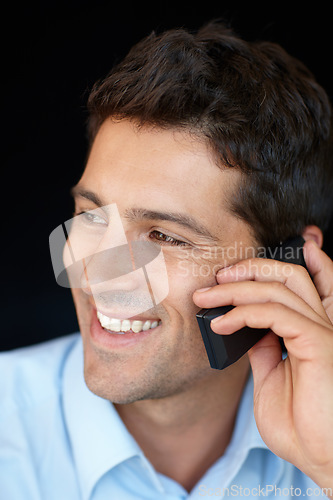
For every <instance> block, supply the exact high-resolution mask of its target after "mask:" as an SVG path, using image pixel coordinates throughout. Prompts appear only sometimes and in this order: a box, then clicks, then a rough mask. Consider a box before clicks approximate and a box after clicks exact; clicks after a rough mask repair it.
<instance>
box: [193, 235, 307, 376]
mask: <svg viewBox="0 0 333 500" xmlns="http://www.w3.org/2000/svg"><path fill="white" fill-rule="evenodd" d="M304 243H305V241H304V239H303V238H302V237H301V236H297V237H295V238H291V239H289V240H287V241H286V242H285V243H284V244H283V245H281V246H280V247H277V248H276V249H275V250H274V251H271V252H270V253H269V255H268V256H269V258H272V259H274V260H279V261H281V262H287V263H290V264H298V265H301V266H303V267H305V269H306V265H305V260H304V257H303V245H304ZM234 307H235V306H222V307H215V308H213V309H201V310H200V311H199V312H198V313H197V314H196V318H197V320H198V324H199V328H200V331H201V335H202V339H203V342H204V344H205V348H206V351H207V355H208V359H209V362H210V366H211V367H212V368H216V369H217V370H223V369H224V368H226V367H227V366H229V365H231V364H232V363H235V361H237V360H238V359H239V358H241V357H242V356H243V355H244V354H245V353H246V352H247V351H248V350H249V349H250V348H251V347H253V346H254V345H255V344H256V343H257V342H258V341H259V340H260V339H261V338H262V337H263V336H264V335H266V333H268V332H269V329H259V328H258V329H256V328H249V327H245V328H241V329H240V330H238V331H237V332H235V333H232V334H231V335H219V334H217V333H215V332H213V330H212V329H211V327H210V322H211V320H212V319H214V318H216V317H217V316H223V314H226V313H227V312H229V311H230V310H231V309H233V308H234Z"/></svg>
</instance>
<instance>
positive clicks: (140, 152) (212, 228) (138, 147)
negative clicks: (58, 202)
mask: <svg viewBox="0 0 333 500" xmlns="http://www.w3.org/2000/svg"><path fill="white" fill-rule="evenodd" d="M239 179H240V174H239V172H237V171H236V170H233V169H224V170H223V169H222V170H221V169H220V168H219V167H218V166H217V165H216V162H215V160H214V158H213V156H212V154H211V153H210V152H209V150H208V148H207V145H206V144H205V143H204V142H203V141H200V140H198V138H196V137H194V136H191V135H189V134H188V133H185V132H179V131H174V130H161V129H158V128H152V127H150V128H149V127H143V128H141V129H139V128H138V127H136V126H135V125H134V124H133V123H132V122H130V121H128V120H121V121H118V122H117V121H111V120H106V122H104V124H103V125H102V127H101V129H100V130H99V132H98V134H97V136H96V139H95V141H94V144H93V147H92V150H91V153H90V156H89V160H88V163H87V166H86V169H85V172H84V174H83V176H82V178H81V180H80V182H79V184H78V186H76V188H75V190H74V192H75V206H76V208H75V213H76V214H79V213H81V212H85V211H90V210H94V212H93V213H94V214H97V221H102V224H101V227H102V230H103V231H105V238H107V234H109V232H108V228H109V226H110V225H111V224H112V220H111V217H110V214H108V213H107V211H106V210H105V208H104V207H105V206H107V205H111V204H115V205H112V206H116V207H117V211H118V214H120V217H121V222H122V227H123V230H124V231H125V235H126V238H127V241H128V242H129V243H130V242H131V241H136V240H141V241H150V242H151V243H152V244H154V245H157V246H158V248H160V247H161V248H162V251H163V256H164V260H165V265H166V269H167V276H168V287H169V293H168V295H167V296H166V298H165V299H164V300H163V301H162V302H161V303H159V304H157V305H156V307H153V308H151V309H149V310H147V311H145V312H142V313H140V314H136V315H135V317H134V319H135V320H136V321H142V322H143V324H144V323H145V322H146V321H150V324H149V323H146V325H148V326H149V325H150V326H151V327H153V328H149V329H148V330H144V331H141V332H138V333H133V332H132V331H131V330H130V331H129V332H127V333H124V334H122V333H117V332H112V328H111V329H110V328H108V330H109V331H106V330H105V328H103V327H102V325H101V323H100V321H99V319H98V316H97V311H100V312H104V313H105V309H104V308H103V304H102V303H99V300H98V298H96V296H95V297H94V294H93V293H92V290H91V288H90V287H89V284H88V285H87V286H86V287H85V288H83V289H79V288H77V289H74V290H73V296H74V302H75V306H76V310H77V315H78V321H79V325H80V330H81V334H82V338H83V345H84V364H85V379H86V383H87V385H88V387H89V388H90V389H91V390H92V391H93V392H95V393H96V394H98V395H99V396H101V397H104V398H106V399H109V400H111V401H114V402H118V403H130V402H133V401H135V400H140V399H152V398H161V397H166V396H170V395H172V394H177V393H180V392H182V391H186V390H187V389H188V388H190V387H193V384H200V382H202V381H209V380H210V379H211V380H213V379H216V378H217V377H222V376H223V373H224V372H222V373H221V372H218V371H217V370H212V369H211V368H210V366H209V362H208V358H207V355H206V352H205V349H204V345H203V341H202V338H201V335H200V331H199V328H198V325H197V321H196V317H195V314H196V312H197V311H198V308H197V307H196V306H195V304H194V303H193V299H192V295H193V292H194V291H195V290H196V289H198V288H202V287H206V286H212V285H214V284H216V281H215V275H216V272H217V270H218V269H220V268H222V267H224V266H227V265H230V264H232V263H234V262H236V261H237V260H239V259H240V255H239V251H238V249H239V248H241V246H243V247H246V246H248V247H249V246H251V245H253V243H254V242H253V239H252V237H251V235H250V231H249V228H248V227H247V225H246V224H245V223H244V222H242V221H240V220H239V219H237V218H236V217H234V216H233V215H231V214H230V213H229V211H228V205H229V203H230V199H231V197H232V193H233V192H234V191H235V190H236V189H237V183H238V182H239ZM103 238H104V236H103ZM231 248H232V249H233V250H232V252H230V251H228V250H230V249H231ZM115 283H116V285H115V286H114V289H113V290H112V294H113V298H114V302H113V303H114V310H112V307H111V310H110V308H109V309H108V312H107V316H109V317H110V318H114V319H116V320H119V319H121V320H125V319H128V318H129V319H130V320H131V321H132V320H133V315H132V314H131V313H130V310H131V295H132V293H133V295H134V292H135V290H134V289H135V284H134V282H133V280H131V275H130V274H128V275H124V276H123V277H122V278H121V279H117V280H115ZM110 321H111V320H110ZM156 322H157V324H158V326H157V327H156ZM115 324H116V323H115ZM118 324H119V323H118ZM138 324H139V325H140V323H138ZM110 325H111V323H110ZM131 325H132V323H131ZM237 366H238V365H237V363H236V364H235V365H234V366H233V367H230V368H229V369H228V370H229V372H228V373H229V374H230V373H232V371H234V372H235V373H237Z"/></svg>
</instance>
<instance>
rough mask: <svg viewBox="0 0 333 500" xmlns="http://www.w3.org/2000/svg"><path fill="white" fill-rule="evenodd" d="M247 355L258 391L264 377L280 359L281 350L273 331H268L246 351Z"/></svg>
mask: <svg viewBox="0 0 333 500" xmlns="http://www.w3.org/2000/svg"><path fill="white" fill-rule="evenodd" d="M248 356H249V361H250V364H251V368H252V373H253V381H254V387H255V392H258V391H259V390H260V387H261V385H262V383H263V382H264V380H265V379H266V377H267V376H268V375H269V374H270V373H271V371H272V370H274V369H275V368H276V367H277V366H278V365H279V363H281V361H282V351H281V345H280V342H279V339H278V337H277V336H276V335H275V334H274V333H273V332H269V333H268V334H267V335H265V336H264V337H263V338H262V339H261V340H259V342H257V343H256V344H255V345H254V346H253V347H252V348H251V349H250V350H249V351H248Z"/></svg>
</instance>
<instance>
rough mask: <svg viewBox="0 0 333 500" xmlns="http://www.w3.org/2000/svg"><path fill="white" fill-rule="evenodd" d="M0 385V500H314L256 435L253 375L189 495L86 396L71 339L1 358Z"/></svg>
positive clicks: (76, 344) (104, 404) (309, 488)
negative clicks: (222, 442)
mask: <svg viewBox="0 0 333 500" xmlns="http://www.w3.org/2000/svg"><path fill="white" fill-rule="evenodd" d="M0 381H1V386H0V499H1V500H141V499H142V500H160V499H165V500H183V499H188V500H195V499H196V500H197V499H202V498H215V499H216V498H223V495H224V498H228V497H231V498H232V497H238V498H241V497H245V498H247V499H252V498H255V499H257V498H258V497H259V496H266V497H270V498H276V497H281V498H284V499H285V498H294V497H295V496H303V497H306V498H308V497H311V496H312V495H313V497H315V498H319V497H320V496H321V494H320V491H319V488H318V487H317V486H316V485H315V484H314V483H313V482H312V481H311V480H310V479H309V478H307V477H306V476H304V475H303V474H302V473H301V472H300V471H299V470H298V469H296V468H295V467H294V466H292V465H291V464H289V463H287V462H285V461H283V460H281V459H280V458H278V457H276V456H275V455H274V454H273V453H271V452H270V450H268V448H267V446H266V445H265V444H264V443H263V441H262V439H261V438H260V435H259V433H258V431H257V427H256V424H255V421H254V417H253V408H252V405H253V402H252V391H253V387H252V379H250V380H249V383H248V385H247V387H246V389H245V391H244V394H243V397H242V400H241V404H240V408H239V411H238V416H237V421H236V425H235V430H234V433H233V436H232V440H231V442H230V444H229V446H228V448H227V450H226V452H225V453H224V455H223V456H222V457H221V458H220V459H219V460H218V461H217V462H216V463H215V464H214V465H213V466H212V467H211V468H210V469H209V470H208V471H207V472H206V473H205V475H204V476H203V477H202V478H201V479H200V481H199V482H198V484H197V485H196V486H195V487H194V488H193V490H192V491H191V493H187V492H186V490H185V489H184V488H183V487H182V486H181V485H180V484H178V483H177V482H176V481H174V480H172V479H170V478H168V477H166V476H164V475H162V474H160V473H158V472H156V470H154V468H153V466H152V465H151V464H150V462H149V461H148V460H147V459H146V457H145V456H144V454H143V452H142V451H141V449H140V447H139V446H138V444H137V443H136V441H135V440H134V438H133V437H132V436H131V434H130V433H129V432H128V431H127V429H126V427H125V426H124V424H123V422H122V420H121V419H120V417H119V416H118V413H117V412H116V410H115V408H114V407H113V405H112V404H111V403H110V402H109V401H107V400H104V399H102V398H100V397H98V396H96V395H94V394H93V393H92V392H90V391H89V389H88V388H87V386H86V385H85V382H84V378H83V350H82V342H81V338H80V336H79V334H74V335H70V336H66V337H63V338H59V339H56V340H52V341H49V342H46V343H43V344H40V345H37V346H32V347H28V348H23V349H17V350H14V351H11V352H5V353H2V354H0ZM324 498H325V497H324Z"/></svg>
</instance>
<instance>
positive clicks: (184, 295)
mask: <svg viewBox="0 0 333 500" xmlns="http://www.w3.org/2000/svg"><path fill="white" fill-rule="evenodd" d="M167 271H168V279H169V294H168V297H167V302H169V303H171V302H172V304H173V305H174V307H175V308H176V309H179V308H180V307H182V308H183V310H188V311H191V313H193V314H195V312H196V311H197V310H198V307H197V306H195V304H194V302H193V298H192V296H193V293H194V292H195V290H197V289H198V288H203V287H206V286H213V285H216V279H215V274H214V267H213V266H212V265H211V264H207V263H201V264H200V265H199V264H198V263H196V262H194V261H190V260H178V261H177V262H174V263H172V264H171V263H167Z"/></svg>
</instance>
